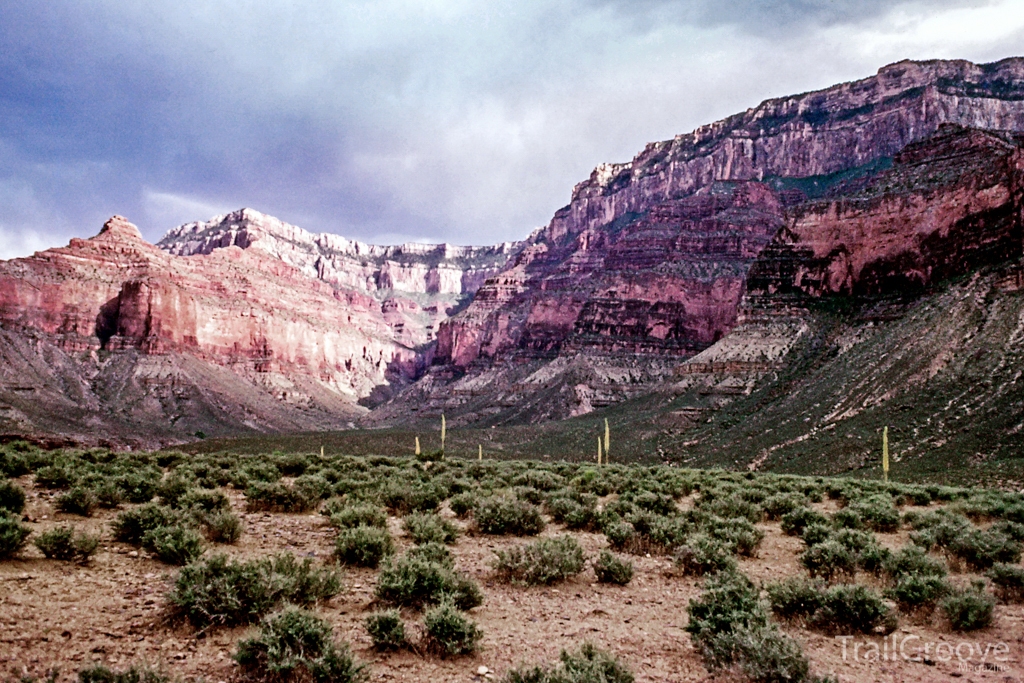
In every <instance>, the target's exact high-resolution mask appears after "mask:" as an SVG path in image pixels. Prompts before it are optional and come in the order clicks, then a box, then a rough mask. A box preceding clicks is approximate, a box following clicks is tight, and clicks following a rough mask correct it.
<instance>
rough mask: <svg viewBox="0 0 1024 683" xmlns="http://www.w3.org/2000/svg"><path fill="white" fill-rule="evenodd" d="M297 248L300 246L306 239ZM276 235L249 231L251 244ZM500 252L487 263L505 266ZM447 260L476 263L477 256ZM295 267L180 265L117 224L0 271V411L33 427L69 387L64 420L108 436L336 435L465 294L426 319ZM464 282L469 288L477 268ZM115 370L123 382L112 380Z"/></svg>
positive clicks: (392, 380)
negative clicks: (96, 424)
mask: <svg viewBox="0 0 1024 683" xmlns="http://www.w3.org/2000/svg"><path fill="white" fill-rule="evenodd" d="M236 215H237V216H241V217H243V218H248V219H252V218H253V217H258V216H259V215H258V214H255V212H250V211H243V212H238V213H237V214H236ZM260 221H261V222H262V224H264V225H266V224H267V223H270V222H271V219H267V218H265V217H262V218H261V219H260ZM296 231H297V229H296ZM291 237H292V238H294V239H295V243H296V244H297V245H299V246H301V245H302V244H303V243H302V242H299V241H298V238H299V237H302V234H301V233H300V232H293V233H292V235H291ZM283 238H284V236H282V235H280V234H271V233H267V232H264V233H262V234H260V235H259V236H258V237H257V236H256V235H252V234H250V235H249V237H248V238H247V240H248V243H247V246H248V247H251V246H252V245H255V244H260V243H264V244H266V243H271V242H275V241H280V240H282V239H283ZM299 246H296V249H299ZM359 248H362V247H359ZM502 249H503V248H502V247H499V248H496V249H494V250H493V253H490V254H488V258H494V259H498V260H499V261H500V258H501V257H500V256H499V255H500V254H501V253H502ZM373 250H376V252H379V253H385V254H387V253H388V251H387V250H386V249H381V248H377V247H374V248H373ZM399 251H401V250H399ZM437 251H438V250H437V249H435V250H434V251H430V250H429V249H425V250H424V253H426V254H428V255H429V256H430V258H431V259H433V261H434V263H433V265H432V266H431V268H433V270H431V269H430V268H427V269H426V270H424V274H425V277H426V279H425V281H424V282H420V283H418V286H421V289H422V288H427V289H429V286H430V277H431V276H430V273H431V272H435V273H436V272H438V271H439V270H440V271H444V270H445V268H448V265H446V264H450V263H451V261H450V260H449V261H445V260H444V254H443V253H442V254H437V253H435V252H437ZM440 251H443V249H441V250H440ZM454 251H455V252H457V253H458V254H460V255H461V258H463V259H464V260H465V261H466V262H470V261H471V259H469V257H468V256H467V254H472V253H473V250H471V249H466V250H461V251H459V250H454ZM292 261H294V262H300V261H301V260H300V259H299V258H298V257H293V258H290V259H286V258H283V257H282V256H280V255H279V254H273V253H271V252H270V251H267V250H264V249H258V248H245V249H243V248H239V247H238V246H232V245H228V246H224V247H223V248H217V249H210V250H208V253H198V254H197V255H194V256H180V255H175V254H172V253H168V251H165V250H162V249H159V248H157V247H155V246H153V245H151V244H149V243H147V242H145V240H143V239H142V237H141V235H140V234H139V232H138V230H137V229H136V228H135V226H134V225H132V224H131V223H129V222H128V221H127V220H126V219H124V218H122V217H120V216H115V217H113V218H111V219H110V220H109V221H108V222H107V223H106V224H105V225H104V226H103V229H102V230H101V232H100V233H99V234H98V235H97V236H96V237H94V238H92V239H74V240H72V241H71V243H70V244H69V245H68V246H67V247H65V248H61V249H50V250H47V251H44V252H40V253H37V254H35V255H34V256H31V257H28V258H24V259H14V260H11V261H6V262H0V328H2V329H3V331H4V333H5V335H7V337H8V340H7V341H8V343H7V344H6V345H4V350H3V351H2V352H0V355H3V356H4V358H3V360H4V368H5V369H4V371H3V372H2V373H0V377H2V379H0V382H3V384H0V408H4V407H6V408H9V409H10V410H13V411H15V412H16V413H17V414H18V415H21V416H22V417H21V418H20V419H21V421H22V422H24V421H25V420H28V423H29V424H35V425H36V427H39V428H41V425H40V424H39V423H40V422H41V421H43V420H44V419H45V413H46V412H50V410H51V409H50V408H48V409H47V410H46V411H44V413H43V414H40V413H39V412H38V410H36V409H35V408H34V406H35V407H38V405H39V404H40V403H45V404H47V405H51V406H52V405H54V404H60V403H61V399H60V395H61V393H62V392H61V391H60V390H59V389H58V387H59V386H60V385H61V384H62V383H63V384H67V383H68V382H69V381H72V382H73V383H74V384H76V385H77V386H79V389H80V391H79V392H78V393H79V396H78V398H76V399H75V400H74V401H72V402H73V403H75V404H76V406H77V407H76V408H75V409H74V410H71V409H70V407H69V406H64V408H65V409H66V410H65V411H64V412H65V414H67V413H68V411H69V410H70V412H71V414H81V412H82V410H84V408H83V405H85V406H91V408H90V409H88V410H85V412H86V413H88V414H91V415H92V418H94V419H98V420H100V422H102V423H103V424H105V425H106V426H107V427H106V428H107V429H108V430H110V432H111V433H112V434H118V433H120V434H122V435H124V434H128V433H131V432H132V431H133V430H136V431H138V433H139V434H141V435H143V436H145V435H149V436H159V437H161V438H173V437H174V436H175V435H176V436H177V438H178V439H179V440H180V439H181V438H185V437H187V436H189V435H191V434H192V433H193V432H195V431H203V432H206V433H229V432H231V431H235V432H237V431H238V430H240V429H241V430H247V429H255V430H265V429H266V430H287V429H292V430H294V429H316V428H324V427H332V426H333V427H335V428H337V427H339V426H344V425H345V424H348V422H349V421H350V420H351V419H353V418H354V417H356V416H358V415H359V414H360V413H363V412H365V408H364V407H361V405H360V404H367V403H369V404H372V403H373V402H374V401H379V400H381V399H382V398H386V397H387V396H388V395H389V392H391V391H393V390H394V388H396V387H401V386H403V385H405V384H406V383H408V382H409V381H411V380H412V379H414V378H415V377H416V376H417V375H418V374H419V373H420V372H422V370H423V368H424V367H425V366H426V364H428V363H429V361H430V354H431V353H432V346H431V345H430V344H429V343H428V342H427V340H428V337H429V335H430V330H429V321H432V320H437V319H442V318H443V317H444V315H445V314H446V313H447V310H448V309H447V306H454V305H457V301H458V297H459V296H462V295H463V294H465V292H464V291H463V290H462V289H461V288H462V287H463V285H462V284H458V286H457V287H455V288H449V290H448V291H444V292H442V291H440V289H439V290H438V293H439V294H443V295H446V296H447V295H450V298H449V299H444V298H441V299H438V300H435V301H434V302H433V304H432V306H428V307H426V309H425V308H424V307H420V306H419V305H418V304H417V303H416V302H415V301H413V300H411V299H406V298H403V297H399V296H394V295H393V294H394V292H395V291H398V290H396V289H395V288H394V284H395V283H394V282H392V283H390V284H389V287H388V292H389V294H391V296H387V297H380V296H376V294H378V292H369V291H366V288H365V287H361V288H359V289H355V288H345V287H342V286H339V285H338V284H337V283H332V282H327V281H325V280H324V279H320V278H317V277H310V276H309V271H308V269H304V268H302V267H299V265H293V263H292ZM394 262H395V261H394V260H392V261H391V263H394ZM384 263H385V265H386V264H387V262H384ZM300 265H301V263H300ZM448 269H449V270H451V269H452V268H448ZM465 271H466V272H468V273H469V274H468V275H466V273H464V275H465V279H466V281H468V282H469V283H470V285H468V286H471V285H472V278H473V277H474V276H473V275H472V273H471V272H470V271H472V267H467V268H466V269H465ZM415 286H417V283H412V285H410V287H411V288H414V287H415ZM439 303H440V306H439V305H438V304H439ZM424 310H426V311H427V313H425V312H424ZM424 318H427V319H428V324H424ZM158 356H159V357H162V360H159V359H157V358H155V357H158ZM76 358H77V360H76ZM48 366H54V367H48ZM115 366H116V374H117V375H118V377H119V379H117V380H113V379H111V377H110V376H109V374H110V373H111V372H114V368H115ZM40 372H41V373H42V375H40V374H39V373H40ZM55 372H56V373H57V374H54V373H55ZM154 372H155V373H156V375H155V376H154V375H153V373H154ZM25 373H28V375H29V376H30V377H35V378H36V379H35V380H33V381H28V380H27V379H26V377H25V376H24V375H25ZM61 373H63V376H64V379H60V377H61V376H62V375H61ZM68 377H73V378H74V379H73V380H69V379H68ZM189 377H192V379H189ZM104 378H105V379H104ZM203 383H205V384H207V385H209V386H206V387H203V386H200V385H201V384H203ZM129 385H131V387H129ZM179 385H180V386H179ZM11 386H34V387H36V388H37V389H39V390H40V391H43V392H44V393H45V392H46V389H45V387H50V389H52V391H51V392H50V393H49V394H47V396H49V398H48V399H47V400H46V401H41V394H39V393H38V392H37V391H35V390H33V392H30V393H28V394H25V393H24V392H21V393H19V392H17V391H13V390H12V391H7V389H8V388H9V387H11ZM217 386H220V387H221V388H222V390H221V392H220V395H219V396H214V395H212V394H216V393H217V392H216V389H215V388H213V387H217ZM174 387H177V388H174ZM182 387H191V389H189V390H183V389H182ZM242 387H248V388H247V389H242ZM165 390H166V393H167V395H166V396H164V397H163V399H159V398H158V395H160V394H161V392H164V391H165ZM193 390H194V391H193ZM126 392H127V393H126ZM211 392H212V393H211ZM129 398H130V400H127V399H129ZM64 400H70V397H69V396H65V399H64ZM270 402H276V403H278V404H279V405H276V406H273V407H270V406H269V405H268V403H270ZM218 412H219V413H221V414H219V415H216V414H214V413H218ZM12 414H14V413H12ZM33 416H34V417H33ZM111 416H117V417H113V418H111ZM0 417H2V415H0ZM88 422H89V420H84V421H83V423H82V424H83V425H84V424H86V423H88ZM71 426H72V425H68V428H70V427H71ZM85 431H90V430H89V429H85ZM112 438H113V437H112Z"/></svg>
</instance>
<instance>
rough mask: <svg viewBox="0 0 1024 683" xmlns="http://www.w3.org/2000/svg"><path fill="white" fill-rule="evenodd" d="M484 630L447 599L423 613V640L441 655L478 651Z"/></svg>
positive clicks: (430, 649)
mask: <svg viewBox="0 0 1024 683" xmlns="http://www.w3.org/2000/svg"><path fill="white" fill-rule="evenodd" d="M481 638H483V632H482V631H481V630H480V629H479V628H478V627H477V625H476V624H474V623H473V622H472V621H471V620H470V619H468V618H467V617H466V615H465V614H463V613H462V612H461V611H459V609H458V608H457V607H456V606H455V605H454V604H452V603H451V602H449V601H447V600H445V601H443V602H442V603H441V604H440V605H437V606H436V607H431V608H430V609H428V610H427V612H426V614H424V615H423V640H424V645H426V648H427V650H428V651H429V652H432V653H434V654H436V655H438V656H440V657H453V656H455V655H468V654H472V653H474V652H476V649H477V645H478V643H479V642H480V639H481Z"/></svg>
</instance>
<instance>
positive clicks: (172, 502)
mask: <svg viewBox="0 0 1024 683" xmlns="http://www.w3.org/2000/svg"><path fill="white" fill-rule="evenodd" d="M193 486H195V482H194V481H193V480H192V479H191V478H190V477H187V476H185V475H184V474H183V473H182V472H172V473H171V474H168V475H167V476H166V477H164V479H163V480H162V481H161V482H160V483H159V484H158V485H157V488H156V493H157V495H158V496H160V502H161V503H162V504H164V505H166V506H167V507H172V508H178V507H181V499H182V498H183V497H185V495H186V494H188V493H189V492H190V491H191V490H192V487H193Z"/></svg>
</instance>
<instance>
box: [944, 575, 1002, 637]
mask: <svg viewBox="0 0 1024 683" xmlns="http://www.w3.org/2000/svg"><path fill="white" fill-rule="evenodd" d="M995 606H996V601H995V599H994V598H992V596H990V595H988V594H987V593H985V592H984V590H983V588H982V586H977V585H975V586H973V587H971V588H968V589H967V590H959V591H954V592H953V593H951V594H950V595H948V596H947V597H946V599H945V600H943V601H942V611H943V612H944V613H945V614H946V617H947V618H948V619H949V625H950V627H951V628H952V629H953V630H954V631H976V630H978V629H981V628H985V627H986V626H988V625H989V624H991V623H992V611H993V610H994V609H995Z"/></svg>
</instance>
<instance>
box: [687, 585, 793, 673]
mask: <svg viewBox="0 0 1024 683" xmlns="http://www.w3.org/2000/svg"><path fill="white" fill-rule="evenodd" d="M688 611H689V614H690V623H689V624H687V626H686V630H687V631H689V632H690V634H691V637H692V640H693V642H694V645H695V646H696V648H697V650H698V651H699V652H700V653H701V656H702V657H703V659H704V663H705V665H706V666H707V668H708V669H711V670H716V669H720V668H725V667H731V666H736V667H739V668H740V670H742V671H743V673H744V674H745V675H746V677H747V678H749V679H750V680H753V681H763V682H765V683H768V682H775V681H803V680H805V679H806V678H807V674H808V668H809V667H808V664H807V659H806V658H805V657H804V655H803V653H802V652H801V650H800V646H799V644H798V643H796V641H794V640H792V639H791V638H789V637H788V636H786V635H785V634H782V633H780V632H779V631H778V630H777V629H776V628H775V626H774V625H773V624H771V623H770V622H769V620H768V612H767V610H766V609H765V606H764V604H763V603H762V602H761V600H760V597H759V595H758V590H757V588H756V587H755V586H754V584H753V583H751V582H750V579H748V578H747V577H745V576H743V575H742V574H739V573H736V572H721V573H718V574H714V575H712V576H711V577H710V578H708V579H706V580H705V585H704V591H703V593H702V594H701V596H700V598H699V599H697V600H690V604H689V607H688Z"/></svg>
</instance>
